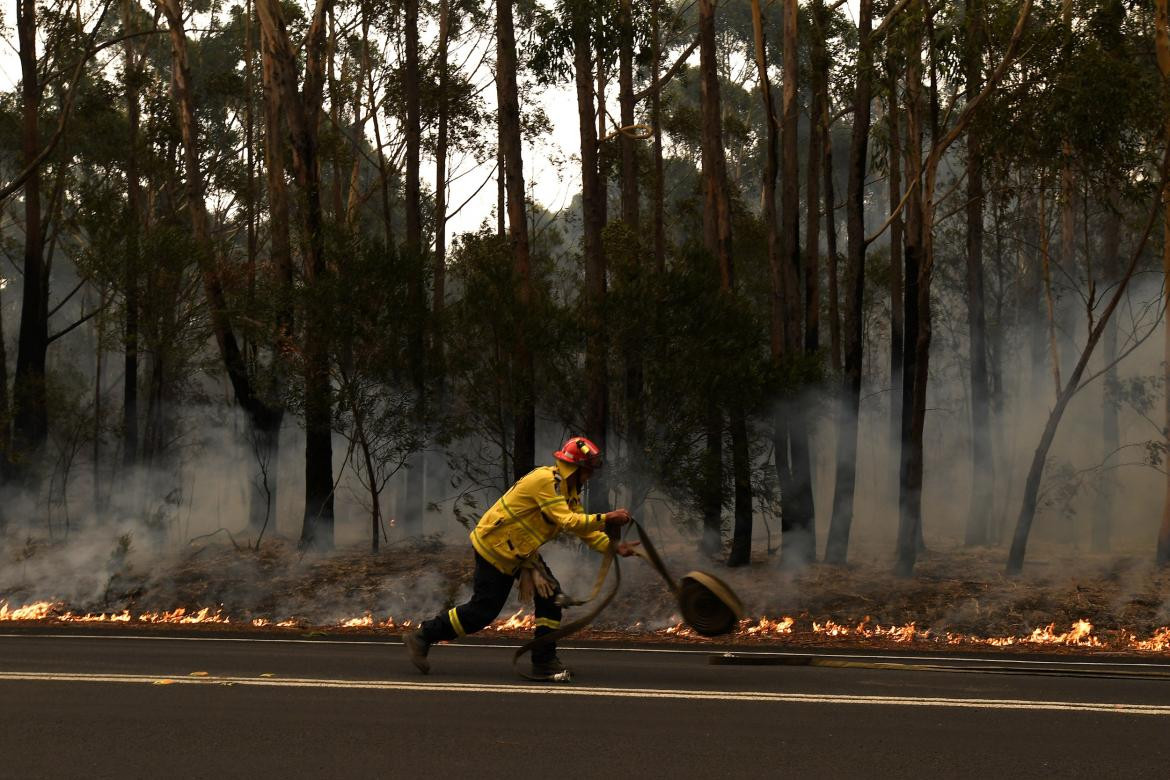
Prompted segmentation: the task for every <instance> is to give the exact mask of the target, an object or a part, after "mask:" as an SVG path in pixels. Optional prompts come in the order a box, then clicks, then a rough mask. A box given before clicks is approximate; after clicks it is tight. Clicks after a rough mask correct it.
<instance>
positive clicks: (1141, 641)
mask: <svg viewBox="0 0 1170 780" xmlns="http://www.w3.org/2000/svg"><path fill="white" fill-rule="evenodd" d="M12 621H51V622H55V623H152V624H179V625H191V624H216V625H227V624H232V623H233V620H232V618H231V617H230V616H228V615H226V614H224V612H223V608H222V607H203V608H201V609H198V610H194V611H188V610H187V609H186V608H185V607H179V608H177V609H174V610H170V611H162V612H141V613H139V614H137V615H134V614H132V613H131V612H130V610H128V609H123V610H122V611H121V612H99V613H91V612H87V613H84V614H82V613H75V612H72V611H68V610H66V609H65V608H64V605H63V604H62V603H60V602H52V601H37V602H32V603H29V604H24V605H22V606H18V607H12V606H10V605H9V603H8V602H7V601H0V622H12ZM675 621H676V623H675V625H672V626H669V627H667V628H665V629H661V630H659V631H658V632H657V633H659V634H661V635H664V636H667V637H677V638H681V639H699V638H701V637H699V635H698V634H696V633H695V632H694V631H693V630H691V629H690V628H689V627H688V626H687V625H686V624H685V623H682V622H681V621H678V618H677V616H676V617H675ZM242 623H243V624H244V625H250V626H253V627H256V628H267V627H278V628H294V627H302V626H306V625H308V623H307V622H306V621H304V620H301V619H298V618H285V619H283V620H275V619H270V618H252V619H251V620H245V621H242ZM335 625H336V626H338V627H340V628H374V629H387V630H403V629H411V628H413V627H414V626H416V625H417V623H415V622H413V621H411V620H409V619H408V620H402V621H396V620H395V619H394V618H393V617H387V618H385V619H383V620H378V619H377V618H375V617H374V616H373V615H372V614H371V613H369V612H367V613H365V614H364V615H361V616H358V617H351V618H343V619H341V620H339V621H337V623H336V624H335ZM535 625H536V621H535V618H534V617H533V615H531V614H525V613H524V610H522V609H521V610H517V611H516V612H515V613H514V614H512V615H511V616H509V617H508V618H506V619H502V620H497V621H495V622H494V623H492V625H491V626H489V629H490V630H492V631H530V630H532V629H533V628H534V627H535ZM806 625H808V626H809V628H808V629H800V628H798V625H797V620H796V618H793V617H790V616H787V615H786V616H784V617H781V618H769V617H760V618H758V619H754V620H744V621H741V622H740V624H739V627H738V628H737V629H736V632H735V636H738V637H740V638H742V639H768V638H776V637H789V636H794V635H797V634H805V633H810V634H812V635H813V636H814V637H823V638H826V639H862V640H866V639H877V640H884V641H889V642H897V643H905V644H910V643H918V644H947V645H984V646H990V647H1018V646H1065V647H1080V648H1103V649H1112V650H1127V651H1134V652H1143V653H1165V652H1170V626H1163V627H1161V628H1159V629H1157V630H1156V631H1155V632H1154V633H1153V634H1152V635H1150V636H1148V637H1145V638H1141V637H1139V636H1138V635H1137V634H1135V633H1134V632H1132V631H1128V630H1126V629H1121V630H1119V631H1109V632H1106V634H1105V635H1098V634H1096V633H1094V630H1095V628H1094V626H1093V624H1092V623H1091V622H1090V621H1088V620H1086V619H1081V620H1077V621H1076V622H1074V623H1073V624H1072V625H1071V626H1070V627H1069V629H1068V631H1063V632H1061V631H1057V629H1056V624H1055V623H1049V624H1048V625H1046V626H1042V627H1039V628H1035V629H1033V630H1032V631H1031V632H1030V633H1028V634H1025V635H1018V636H987V637H985V636H977V635H973V634H962V633H956V632H949V631H948V632H945V633H936V632H932V631H931V630H930V629H923V628H919V627H918V626H917V625H916V624H915V623H913V622H911V623H905V624H903V625H900V626H898V625H890V626H882V625H880V624H877V623H875V622H873V620H872V619H871V618H870V617H868V616H866V617H865V618H864V619H863V620H861V621H860V622H859V623H857V624H856V625H848V624H844V623H837V622H835V621H833V620H831V619H826V620H824V621H823V622H821V621H810V623H808V624H806ZM635 628H636V629H638V630H641V624H638V626H636V627H635Z"/></svg>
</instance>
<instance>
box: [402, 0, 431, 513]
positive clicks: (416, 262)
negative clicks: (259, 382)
mask: <svg viewBox="0 0 1170 780" xmlns="http://www.w3.org/2000/svg"><path fill="white" fill-rule="evenodd" d="M405 11H406V13H405V17H406V18H405V33H406V71H405V74H404V82H405V84H404V86H405V90H404V91H405V98H406V182H405V196H406V204H405V205H406V245H405V246H404V247H403V255H404V259H405V260H406V264H407V267H408V268H409V269H410V270H409V274H410V281H409V284H410V288H409V293H408V296H409V302H410V303H409V305H410V311H411V312H412V315H411V318H412V320H413V321H412V323H411V324H410V326H409V327H410V334H409V339H410V343H409V347H408V355H409V358H408V360H409V364H410V376H411V382H412V384H413V386H414V394H415V408H414V415H413V416H414V423H415V425H420V426H421V425H423V424H424V421H425V420H426V418H427V399H426V366H425V355H426V320H427V304H426V273H425V271H424V269H425V267H426V265H425V261H424V256H423V255H424V253H423V236H422V183H421V175H420V169H421V162H422V160H421V155H422V103H421V92H420V85H419V75H420V74H419V29H418V12H419V2H418V0H406V3H405ZM423 458H424V456H423V454H422V453H419V452H416V453H413V454H411V456H410V457H409V458H408V459H407V462H406V491H405V493H404V494H403V497H402V500H401V501H400V502H399V511H398V515H399V517H398V519H399V522H400V524H401V526H402V529H403V531H404V532H405V533H406V534H407V535H408V536H413V535H416V534H418V533H421V531H422V527H423V500H424V499H423V489H424V485H423Z"/></svg>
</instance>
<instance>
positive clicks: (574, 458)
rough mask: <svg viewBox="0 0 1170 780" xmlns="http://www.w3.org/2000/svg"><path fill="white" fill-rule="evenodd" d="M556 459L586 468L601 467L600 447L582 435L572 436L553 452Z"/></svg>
mask: <svg viewBox="0 0 1170 780" xmlns="http://www.w3.org/2000/svg"><path fill="white" fill-rule="evenodd" d="M553 457H554V458H556V459H557V460H563V461H564V462H565V463H572V464H573V465H574V466H584V467H585V468H587V469H599V468H601V448H600V447H598V446H597V445H596V444H594V443H593V442H591V441H589V440H588V439H586V438H585V437H584V436H574V437H572V438H571V439H569V440H568V441H566V442H565V443H564V445H563V446H562V447H561V448H560V449H559V450H557V451H556V452H554V453H553Z"/></svg>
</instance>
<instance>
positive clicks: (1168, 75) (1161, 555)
mask: <svg viewBox="0 0 1170 780" xmlns="http://www.w3.org/2000/svg"><path fill="white" fill-rule="evenodd" d="M1154 9H1155V10H1154V30H1155V36H1154V40H1155V48H1156V50H1157V55H1158V70H1159V71H1160V72H1161V74H1162V81H1163V82H1166V81H1170V13H1168V11H1167V0H1154ZM1165 125H1166V131H1167V132H1168V133H1170V115H1168V116H1167V117H1166V118H1165ZM1162 199H1163V202H1164V204H1165V207H1164V211H1163V216H1162V273H1163V275H1164V276H1165V278H1166V279H1168V280H1170V194H1168V193H1167V191H1166V189H1165V186H1163V189H1162ZM1162 306H1163V310H1162V317H1163V320H1164V321H1165V323H1166V345H1165V358H1164V360H1163V362H1162V369H1163V372H1164V378H1165V380H1166V382H1165V385H1166V387H1167V388H1170V295H1164V296H1163V297H1162ZM1163 411H1164V413H1165V416H1166V422H1167V424H1168V425H1170V390H1168V391H1167V392H1166V394H1165V409H1164V410H1163ZM1168 441H1170V440H1168ZM1022 557H1023V556H1022V555H1021V558H1022ZM1155 561H1156V562H1157V563H1158V565H1159V566H1167V565H1170V471H1168V472H1167V477H1166V498H1165V501H1163V503H1162V525H1161V526H1160V527H1159V529H1158V546H1157V551H1156V553H1155Z"/></svg>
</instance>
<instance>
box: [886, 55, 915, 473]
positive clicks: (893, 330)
mask: <svg viewBox="0 0 1170 780" xmlns="http://www.w3.org/2000/svg"><path fill="white" fill-rule="evenodd" d="M886 74H887V82H886V83H887V90H888V91H889V97H888V98H887V104H886V110H887V112H888V121H889V133H890V153H889V165H890V181H889V189H888V190H887V192H888V193H889V196H888V199H889V202H890V210H891V211H893V210H895V209H897V208H898V204H899V203H900V202H901V200H902V192H903V189H902V188H903V185H902V160H903V159H905V158H906V157H907V156H908V154H909V151H908V150H905V149H903V148H902V141H901V134H902V111H901V109H900V108H899V106H898V81H899V79H898V65H897V64H896V62H895V60H894V56H893V55H892V54H890V53H887V55H886ZM911 172H912V171H911ZM904 213H905V212H903V211H899V212H897V213H896V214H895V215H894V218H893V219H892V220H890V451H891V452H900V451H901V447H902V405H903V404H902V399H903V397H904V395H903V390H902V387H903V383H902V371H903V356H904V354H905V352H904V349H905V338H906V326H905V323H906V318H905V317H906V311H905V305H906V304H905V298H904V296H903V290H904V286H905V279H906V278H909V277H906V276H905V272H906V270H907V266H906V265H905V264H906V256H905V252H904V235H905V231H904V230H903V228H904V225H905V221H904V219H903V214H904ZM899 479H900V477H899Z"/></svg>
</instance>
